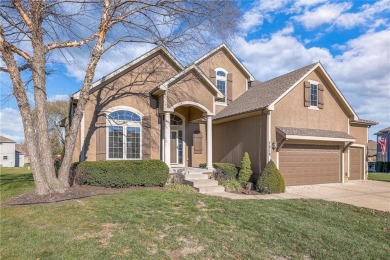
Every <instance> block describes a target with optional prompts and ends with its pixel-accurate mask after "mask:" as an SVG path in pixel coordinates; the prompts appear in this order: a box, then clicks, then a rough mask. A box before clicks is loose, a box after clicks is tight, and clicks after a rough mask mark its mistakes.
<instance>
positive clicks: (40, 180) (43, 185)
mask: <svg viewBox="0 0 390 260" xmlns="http://www.w3.org/2000/svg"><path fill="white" fill-rule="evenodd" d="M0 30H1V28H0ZM0 52H1V54H2V57H1V58H2V59H3V61H4V62H5V63H6V65H7V68H8V72H9V74H10V76H11V79H12V85H13V90H14V95H15V97H16V101H17V103H18V106H19V110H20V114H21V116H22V122H23V129H24V135H25V137H26V141H27V149H28V152H29V155H30V163H31V169H32V172H33V178H34V182H35V192H36V193H37V194H39V195H44V194H48V193H49V192H50V188H49V185H48V182H47V179H46V176H45V174H44V171H43V167H42V164H41V160H40V156H39V153H38V150H37V140H36V138H35V131H34V126H33V120H32V117H31V108H30V104H29V102H28V98H27V95H26V91H25V88H24V84H23V81H22V77H21V75H20V71H19V70H18V67H17V64H16V60H15V58H14V56H13V54H12V52H11V51H10V49H9V46H7V44H6V43H5V42H4V37H3V32H2V30H1V31H0Z"/></svg>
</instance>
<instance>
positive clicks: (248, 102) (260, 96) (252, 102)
mask: <svg viewBox="0 0 390 260" xmlns="http://www.w3.org/2000/svg"><path fill="white" fill-rule="evenodd" d="M317 64H318V63H314V64H310V65H308V66H306V67H303V68H300V69H297V70H294V71H292V72H289V73H287V74H284V75H282V76H279V77H276V78H274V79H271V80H268V81H266V82H260V81H254V82H253V83H252V87H251V88H250V89H249V90H248V91H246V92H245V93H244V94H242V95H241V96H239V97H238V98H237V99H236V100H234V101H233V102H232V103H231V104H229V105H228V106H227V107H226V108H225V109H223V110H222V111H221V112H220V113H218V114H217V115H216V116H215V117H214V119H221V118H225V117H229V116H234V115H239V114H243V113H248V112H254V111H258V110H261V109H263V108H266V107H267V106H269V105H270V104H272V102H274V101H275V100H276V99H277V98H279V97H280V96H281V95H282V94H283V93H284V92H286V91H287V90H288V89H289V88H290V87H291V86H293V85H294V84H295V83H296V82H297V81H298V80H299V79H301V78H302V77H303V76H304V75H305V74H306V73H307V72H309V71H310V70H311V69H312V68H313V67H314V66H316V65H317Z"/></svg>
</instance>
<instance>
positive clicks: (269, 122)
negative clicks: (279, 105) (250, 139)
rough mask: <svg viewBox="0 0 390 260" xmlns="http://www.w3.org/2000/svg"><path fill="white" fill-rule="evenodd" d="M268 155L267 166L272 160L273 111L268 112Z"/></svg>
mask: <svg viewBox="0 0 390 260" xmlns="http://www.w3.org/2000/svg"><path fill="white" fill-rule="evenodd" d="M266 143H267V154H266V164H267V163H268V162H269V161H270V160H271V111H269V110H268V111H267V138H266Z"/></svg>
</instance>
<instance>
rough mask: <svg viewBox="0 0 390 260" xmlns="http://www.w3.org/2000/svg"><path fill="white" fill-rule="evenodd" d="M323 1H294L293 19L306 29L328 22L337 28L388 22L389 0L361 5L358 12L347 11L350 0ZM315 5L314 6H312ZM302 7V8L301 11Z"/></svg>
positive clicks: (376, 26)
mask: <svg viewBox="0 0 390 260" xmlns="http://www.w3.org/2000/svg"><path fill="white" fill-rule="evenodd" d="M323 2H325V1H322V0H318V1H317V0H316V1H309V0H301V1H299V2H296V3H295V5H294V7H295V8H293V10H294V11H295V13H297V14H298V15H296V16H294V17H293V19H294V20H296V21H298V22H300V23H302V25H303V26H304V27H305V28H306V29H314V28H316V27H318V26H321V25H324V24H330V25H331V26H336V27H339V28H344V29H350V28H353V27H356V26H364V27H368V28H378V27H379V26H381V25H385V24H387V22H388V19H387V18H386V16H384V17H380V16H381V15H383V14H387V13H388V12H389V10H390V0H381V1H377V2H374V3H372V4H365V5H363V6H362V7H361V8H360V10H359V11H358V12H348V10H349V9H351V7H352V2H344V3H328V2H326V3H324V4H322V5H319V6H318V4H319V3H323ZM302 6H305V8H301V7H302ZM314 6H316V7H315V8H313V7H314ZM302 9H303V10H304V11H303V13H301V11H302Z"/></svg>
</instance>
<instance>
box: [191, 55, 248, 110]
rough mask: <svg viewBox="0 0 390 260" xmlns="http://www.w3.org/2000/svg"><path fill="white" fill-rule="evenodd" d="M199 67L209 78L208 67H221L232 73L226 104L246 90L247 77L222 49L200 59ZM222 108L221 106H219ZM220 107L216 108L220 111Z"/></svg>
mask: <svg viewBox="0 0 390 260" xmlns="http://www.w3.org/2000/svg"><path fill="white" fill-rule="evenodd" d="M198 66H199V68H200V69H201V70H202V71H203V73H204V74H205V75H206V76H207V77H209V78H210V69H216V68H223V69H225V70H226V71H227V72H228V73H232V75H233V81H232V82H233V83H232V88H228V89H227V98H228V104H230V103H231V102H232V101H233V100H235V99H237V98H238V97H239V96H240V95H242V93H244V92H245V91H246V90H247V78H246V76H245V74H244V73H243V72H242V71H241V70H240V68H239V67H238V66H237V65H236V64H235V63H234V62H233V61H232V60H231V59H230V58H229V56H228V55H227V54H226V53H225V52H224V51H223V50H219V51H217V52H216V53H215V54H214V55H211V56H209V57H208V58H207V59H205V60H204V61H202V62H201V63H200V64H199V65H198ZM220 107H221V108H223V106H220ZM221 108H218V110H219V111H220V110H221Z"/></svg>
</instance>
